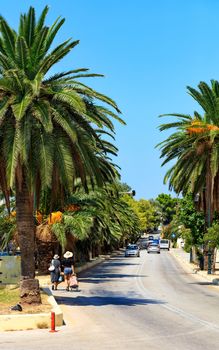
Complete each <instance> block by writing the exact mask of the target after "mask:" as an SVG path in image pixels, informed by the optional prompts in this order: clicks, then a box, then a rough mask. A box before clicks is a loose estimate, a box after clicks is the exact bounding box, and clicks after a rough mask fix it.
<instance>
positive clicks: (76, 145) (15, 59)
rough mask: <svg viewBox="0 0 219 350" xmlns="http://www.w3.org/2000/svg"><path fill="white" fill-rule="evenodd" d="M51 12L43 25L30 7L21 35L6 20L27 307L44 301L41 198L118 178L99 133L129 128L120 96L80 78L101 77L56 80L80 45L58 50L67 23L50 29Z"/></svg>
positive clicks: (1, 128) (3, 70)
mask: <svg viewBox="0 0 219 350" xmlns="http://www.w3.org/2000/svg"><path fill="white" fill-rule="evenodd" d="M47 12H48V7H45V9H44V10H43V12H42V13H41V15H40V17H39V19H38V20H36V17H35V10H34V8H32V7H30V9H29V11H28V13H27V14H23V15H21V17H20V24H19V29H18V31H17V32H16V31H15V30H14V29H12V28H11V27H10V26H9V24H8V23H7V21H6V20H5V19H4V18H3V17H1V18H0V33H1V37H0V162H1V174H0V186H1V188H2V191H3V193H4V195H5V198H6V200H7V204H8V210H9V211H10V205H9V196H10V191H14V192H15V197H16V219H17V230H18V237H19V245H20V249H21V275H22V276H21V297H22V298H23V300H24V301H26V302H39V301H40V298H39V288H38V287H39V286H38V281H37V280H36V279H35V266H34V239H35V238H34V237H35V225H34V220H33V216H34V215H33V214H34V211H35V209H36V208H37V207H38V205H39V199H40V194H41V193H42V192H43V191H47V190H48V188H50V189H51V193H52V196H54V197H57V196H58V193H65V191H67V192H68V191H72V189H73V188H74V185H75V182H76V181H77V179H78V178H80V179H81V182H82V185H83V187H84V189H85V190H86V191H87V190H88V182H89V183H92V185H93V187H94V186H96V185H98V186H103V184H104V183H105V182H106V181H109V182H111V181H113V179H114V177H115V176H116V173H117V171H116V170H115V167H114V165H113V164H112V162H111V161H110V160H109V159H108V156H107V149H106V148H105V144H104V142H103V140H102V139H101V137H100V133H99V132H98V131H97V130H95V128H98V129H100V130H102V129H104V130H108V131H109V132H110V134H113V133H114V127H113V123H112V121H111V119H112V118H115V119H117V120H118V121H119V122H122V123H123V121H122V120H121V119H120V118H119V117H118V113H119V112H120V111H119V109H118V107H117V105H116V103H115V102H114V101H113V100H112V99H110V98H109V97H107V96H105V95H103V94H100V93H98V92H97V91H95V90H93V89H91V88H90V87H88V86H87V85H85V84H83V83H81V82H79V81H78V78H83V77H85V78H88V77H97V76H100V75H98V74H90V73H89V72H87V69H85V68H80V69H74V70H70V71H68V72H62V73H57V74H55V75H52V76H51V77H49V76H48V74H49V71H50V69H51V68H52V67H53V66H54V65H55V64H56V63H57V62H59V61H60V60H61V59H62V58H63V57H65V56H66V55H67V54H68V53H69V52H70V51H71V50H72V49H73V48H74V47H75V46H76V45H77V44H78V43H79V42H78V41H72V40H71V39H69V40H66V41H65V42H63V43H61V44H60V45H58V46H57V47H55V48H51V45H52V43H53V41H54V39H55V37H56V34H57V32H58V30H59V29H60V27H61V26H62V25H63V23H64V19H60V18H58V19H57V20H56V21H55V22H54V24H53V25H52V26H51V27H48V26H46V25H45V19H46V15H47ZM98 100H99V101H100V102H101V104H100V105H98V103H97V101H98ZM104 104H105V106H108V107H104ZM113 110H115V113H114V112H113ZM33 290H34V291H35V292H34V293H33Z"/></svg>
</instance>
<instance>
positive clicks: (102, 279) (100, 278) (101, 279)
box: [79, 273, 148, 284]
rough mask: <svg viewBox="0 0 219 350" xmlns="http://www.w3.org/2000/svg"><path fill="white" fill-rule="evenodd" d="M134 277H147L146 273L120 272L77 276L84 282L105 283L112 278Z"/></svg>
mask: <svg viewBox="0 0 219 350" xmlns="http://www.w3.org/2000/svg"><path fill="white" fill-rule="evenodd" d="M135 277H148V276H147V275H126V274H121V273H104V274H103V273H101V274H97V273H95V274H94V275H92V274H91V275H89V276H83V277H80V278H79V282H85V283H94V284H97V283H106V282H110V281H111V280H113V279H114V278H118V279H122V278H135Z"/></svg>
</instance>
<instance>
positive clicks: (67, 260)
mask: <svg viewBox="0 0 219 350" xmlns="http://www.w3.org/2000/svg"><path fill="white" fill-rule="evenodd" d="M62 266H63V268H64V276H65V282H66V290H67V291H69V289H70V277H71V275H72V274H74V273H75V270H74V257H73V253H72V252H69V251H67V252H65V254H64V255H63V260H62Z"/></svg>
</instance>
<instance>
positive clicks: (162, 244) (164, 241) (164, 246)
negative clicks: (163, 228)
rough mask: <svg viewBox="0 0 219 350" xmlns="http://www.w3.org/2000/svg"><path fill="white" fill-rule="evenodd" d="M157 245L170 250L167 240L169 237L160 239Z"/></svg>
mask: <svg viewBox="0 0 219 350" xmlns="http://www.w3.org/2000/svg"><path fill="white" fill-rule="evenodd" d="M159 245H160V249H167V250H170V241H169V239H160V242H159Z"/></svg>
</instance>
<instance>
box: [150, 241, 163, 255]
mask: <svg viewBox="0 0 219 350" xmlns="http://www.w3.org/2000/svg"><path fill="white" fill-rule="evenodd" d="M147 251H148V253H157V254H160V246H159V244H157V243H154V242H152V243H150V244H149V245H148V247H147Z"/></svg>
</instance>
